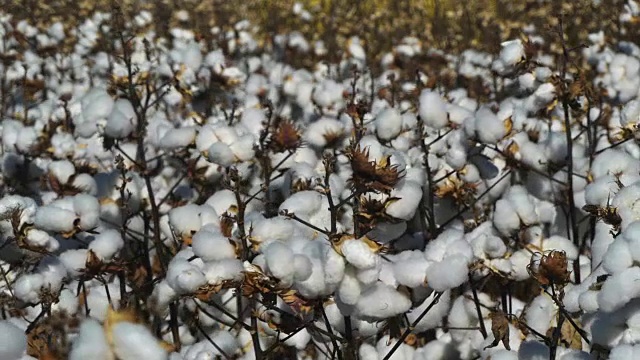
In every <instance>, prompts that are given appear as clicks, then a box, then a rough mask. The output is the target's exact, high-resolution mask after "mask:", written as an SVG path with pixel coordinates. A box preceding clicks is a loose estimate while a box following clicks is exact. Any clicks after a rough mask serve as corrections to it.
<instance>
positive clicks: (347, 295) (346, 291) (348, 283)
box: [337, 267, 362, 305]
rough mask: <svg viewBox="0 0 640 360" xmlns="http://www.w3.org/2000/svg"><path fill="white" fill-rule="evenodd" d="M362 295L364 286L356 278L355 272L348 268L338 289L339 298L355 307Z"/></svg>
mask: <svg viewBox="0 0 640 360" xmlns="http://www.w3.org/2000/svg"><path fill="white" fill-rule="evenodd" d="M361 293H362V284H361V283H360V282H359V281H358V278H357V277H356V274H355V270H354V269H353V268H352V267H348V268H347V270H346V271H345V274H344V277H343V278H342V282H341V283H340V286H339V287H338V292H337V295H338V298H339V299H340V301H342V302H343V303H345V304H347V305H355V304H356V303H357V302H358V299H359V298H360V294H361Z"/></svg>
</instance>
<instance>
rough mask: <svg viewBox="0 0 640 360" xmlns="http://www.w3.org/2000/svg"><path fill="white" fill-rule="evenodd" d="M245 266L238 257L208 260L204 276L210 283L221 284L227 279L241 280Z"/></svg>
mask: <svg viewBox="0 0 640 360" xmlns="http://www.w3.org/2000/svg"><path fill="white" fill-rule="evenodd" d="M243 271H244V267H243V266H242V262H241V261H240V260H237V259H224V260H219V261H211V262H207V263H206V265H205V267H204V276H205V278H206V279H207V282H208V283H209V284H210V285H217V284H220V283H221V282H222V281H225V280H241V279H242V272H243Z"/></svg>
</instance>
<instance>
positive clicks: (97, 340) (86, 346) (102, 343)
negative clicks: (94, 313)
mask: <svg viewBox="0 0 640 360" xmlns="http://www.w3.org/2000/svg"><path fill="white" fill-rule="evenodd" d="M111 357H112V355H111V349H110V348H109V344H108V343H107V338H106V337H105V333H104V330H103V328H102V325H101V324H100V323H99V322H97V321H96V320H94V319H91V318H89V319H86V320H84V321H83V322H82V325H80V330H79V334H78V337H77V338H76V339H75V340H74V341H73V345H72V348H71V353H70V354H69V360H85V359H89V358H90V359H95V360H109V359H111Z"/></svg>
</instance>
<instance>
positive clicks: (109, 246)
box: [89, 229, 124, 260]
mask: <svg viewBox="0 0 640 360" xmlns="http://www.w3.org/2000/svg"><path fill="white" fill-rule="evenodd" d="M123 246H124V240H122V236H121V235H120V232H118V231H117V230H114V229H109V230H105V231H103V232H101V233H100V234H98V235H97V236H96V237H95V239H94V240H93V241H92V242H91V243H90V244H89V249H90V250H92V251H93V252H94V253H95V254H96V255H97V256H98V258H100V259H102V260H111V258H113V256H114V255H115V254H116V253H117V252H118V251H120V249H122V247H123Z"/></svg>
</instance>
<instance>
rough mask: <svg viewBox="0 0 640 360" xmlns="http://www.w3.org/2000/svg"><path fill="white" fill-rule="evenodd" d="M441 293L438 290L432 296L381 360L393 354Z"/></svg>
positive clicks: (438, 299) (385, 359)
mask: <svg viewBox="0 0 640 360" xmlns="http://www.w3.org/2000/svg"><path fill="white" fill-rule="evenodd" d="M442 294H444V293H442V292H439V293H437V294H436V296H435V297H434V298H433V300H432V301H431V303H430V304H429V306H427V308H426V309H424V311H423V312H422V313H421V314H420V315H419V316H418V317H417V318H416V319H415V320H414V321H413V322H412V323H411V325H410V326H409V327H408V328H407V329H406V330H405V331H404V332H403V333H402V335H401V336H400V339H398V341H397V342H396V343H395V345H393V347H392V348H391V350H389V352H388V353H387V354H386V355H385V357H384V358H383V359H382V360H389V359H390V358H391V356H393V354H394V353H395V352H396V351H397V350H398V348H400V345H402V343H403V342H404V341H405V340H406V339H407V336H409V335H410V334H411V333H412V332H413V330H414V329H415V328H416V326H417V325H418V324H419V323H420V321H422V319H423V318H424V317H425V316H427V314H428V313H429V311H430V310H431V309H432V308H433V307H434V306H435V305H436V304H437V303H438V301H440V298H441V297H442Z"/></svg>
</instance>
